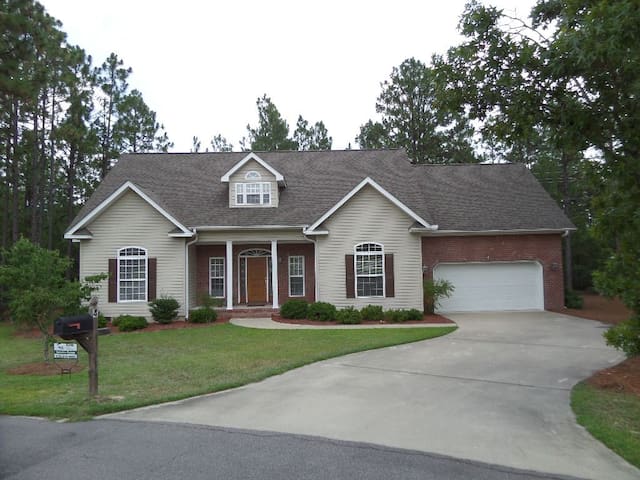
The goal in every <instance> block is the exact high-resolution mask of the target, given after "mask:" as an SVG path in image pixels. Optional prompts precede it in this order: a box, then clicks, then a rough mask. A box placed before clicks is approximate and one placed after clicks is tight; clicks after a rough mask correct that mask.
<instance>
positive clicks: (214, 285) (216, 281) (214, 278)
mask: <svg viewBox="0 0 640 480" xmlns="http://www.w3.org/2000/svg"><path fill="white" fill-rule="evenodd" d="M209 295H211V296H212V297H215V298H223V297H224V257H210V258H209Z"/></svg>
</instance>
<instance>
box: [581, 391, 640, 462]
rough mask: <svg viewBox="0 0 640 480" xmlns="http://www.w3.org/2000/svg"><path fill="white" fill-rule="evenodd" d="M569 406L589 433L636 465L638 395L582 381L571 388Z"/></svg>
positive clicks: (639, 430)
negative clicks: (604, 388)
mask: <svg viewBox="0 0 640 480" xmlns="http://www.w3.org/2000/svg"><path fill="white" fill-rule="evenodd" d="M571 407H572V408H573V411H574V412H575V414H576V417H577V420H578V423H580V424H581V425H582V426H584V427H585V428H586V429H587V430H588V431H589V433H591V435H593V436H594V437H595V438H597V439H598V440H600V441H601V442H602V443H604V444H605V445H606V446H607V447H608V448H610V449H611V450H613V451H614V452H616V453H617V454H618V455H620V456H621V457H622V458H624V459H625V460H627V461H628V462H629V463H631V464H632V465H635V466H636V467H638V468H640V397H638V396H637V395H633V394H629V393H619V392H615V391H607V390H602V389H600V388H596V387H594V386H592V385H589V384H588V383H586V382H582V383H580V384H578V385H576V386H575V387H574V389H573V392H572V394H571Z"/></svg>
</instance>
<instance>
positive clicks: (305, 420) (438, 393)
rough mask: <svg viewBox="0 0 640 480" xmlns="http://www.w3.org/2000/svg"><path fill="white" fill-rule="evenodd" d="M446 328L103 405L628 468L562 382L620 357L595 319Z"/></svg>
mask: <svg viewBox="0 0 640 480" xmlns="http://www.w3.org/2000/svg"><path fill="white" fill-rule="evenodd" d="M451 318H452V319H453V320H454V321H455V322H456V323H458V325H459V327H460V328H459V329H458V330H457V331H455V332H454V333H452V334H450V335H447V336H444V337H440V338H437V339H433V340H428V341H423V342H416V343H412V344H407V345H400V346H396V347H390V348H385V349H379V350H372V351H369V352H361V353H356V354H352V355H347V356H344V357H340V358H335V359H332V360H328V361H324V362H319V363H316V364H313V365H308V366H306V367H303V368H299V369H296V370H293V371H290V372H287V373H285V374H283V375H279V376H275V377H271V378H269V379H267V380H265V381H262V382H259V383H255V384H251V385H247V386H245V387H242V388H238V389H235V390H230V391H226V392H221V393H219V394H213V395H206V396H202V397H198V398H193V399H189V400H185V401H181V402H175V403H172V404H166V405H159V406H154V407H147V408H144V409H139V410H134V411H129V412H122V413H118V414H114V415H110V417H111V418H120V419H127V420H140V421H159V422H181V423H193V424H205V425H216V426H225V427H236V428H245V429H255V430H267V431H276V432H287V433H299V434H308V435H317V436H322V437H327V438H335V439H340V440H352V441H362V442H370V443H377V444H381V445H387V446H391V447H399V448H407V449H412V450H420V451H424V452H432V453H437V454H443V455H448V456H452V457H456V458H463V459H471V460H477V461H480V462H485V463H490V464H494V465H504V466H508V467H513V468H520V469H526V470H534V471H539V472H545V473H551V474H563V475H571V476H574V477H579V478H586V479H607V480H608V479H617V480H627V479H628V480H631V479H635V480H637V479H638V478H640V471H638V470H637V469H635V468H633V467H632V466H630V465H629V464H628V463H626V462H625V461H624V460H622V459H621V458H620V457H618V456H617V455H615V454H614V453H612V452H611V451H610V450H608V449H607V448H605V447H604V446H603V445H602V444H600V442H598V441H596V440H595V439H593V438H592V437H591V436H590V435H589V434H588V433H587V432H586V431H585V430H584V429H583V428H582V427H580V426H578V425H577V424H576V421H575V417H574V415H573V413H572V411H571V408H570V406H569V400H570V392H571V388H572V386H573V385H574V384H575V383H576V382H578V381H580V380H582V379H584V378H586V377H588V376H589V375H590V374H591V373H592V372H594V371H595V370H598V369H601V368H604V367H607V366H610V365H613V364H616V363H618V362H620V361H621V360H622V359H623V356H622V355H620V354H619V353H618V352H617V351H615V350H613V349H611V348H609V347H607V346H606V345H605V344H604V341H603V338H602V332H603V331H604V329H605V328H606V327H605V326H604V325H602V324H600V323H598V322H593V321H590V320H583V319H577V318H573V317H569V316H565V315H560V314H555V313H550V312H535V313H517V314H516V313H497V314H496V313H494V314H465V315H453V316H452V317H451Z"/></svg>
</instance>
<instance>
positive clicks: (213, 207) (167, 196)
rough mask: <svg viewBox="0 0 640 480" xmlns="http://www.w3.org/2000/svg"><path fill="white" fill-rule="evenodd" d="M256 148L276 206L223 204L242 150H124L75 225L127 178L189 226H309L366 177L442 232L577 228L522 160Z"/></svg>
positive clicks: (390, 152) (399, 151)
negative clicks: (280, 180) (278, 178)
mask: <svg viewBox="0 0 640 480" xmlns="http://www.w3.org/2000/svg"><path fill="white" fill-rule="evenodd" d="M254 153H255V154H256V155H257V156H259V157H260V158H261V159H262V160H264V161H265V162H267V163H268V164H269V165H271V166H272V167H273V168H275V169H276V170H277V171H279V172H280V173H281V174H283V175H284V178H285V181H286V184H287V186H286V188H284V189H282V188H281V189H280V204H279V207H278V208H229V206H228V202H229V194H228V189H229V185H228V184H226V183H222V182H221V181H220V177H222V175H224V174H225V173H226V172H227V171H228V170H230V169H231V168H232V167H233V166H234V165H235V164H236V163H237V162H239V161H240V160H242V159H243V158H244V157H245V156H246V155H247V153H246V152H228V153H227V152H225V153H188V154H174V153H164V154H129V155H123V156H122V157H121V158H120V160H119V162H118V163H117V164H116V165H115V166H114V167H113V169H112V170H111V171H110V172H109V174H108V175H107V176H106V177H105V179H104V180H103V181H102V183H101V184H100V186H99V187H98V189H97V190H96V191H95V192H94V194H93V195H92V196H91V198H90V199H89V200H88V201H87V203H86V204H85V205H84V207H83V208H82V209H81V211H80V212H79V214H78V215H77V217H76V218H75V219H74V221H73V222H72V225H75V224H76V223H78V222H79V221H80V220H81V219H82V218H84V217H85V216H86V215H88V214H89V213H90V212H91V211H92V210H93V209H94V208H96V207H97V206H98V205H99V204H100V203H101V202H103V201H104V200H105V199H106V198H107V197H108V196H109V195H110V194H111V193H113V192H114V191H115V190H117V189H118V188H119V187H120V186H121V185H122V184H123V183H125V182H126V181H131V182H133V183H134V184H135V185H137V186H138V187H140V188H141V189H142V190H143V191H144V192H145V193H146V194H147V195H148V196H149V197H150V198H152V199H153V200H154V201H155V202H156V203H158V205H160V206H161V207H162V208H163V209H165V210H166V211H167V212H168V213H170V214H171V215H173V216H174V217H175V218H176V219H177V220H178V221H180V222H181V223H182V224H183V225H185V226H187V227H198V226H252V225H311V224H312V223H314V222H315V221H316V220H318V219H319V218H320V217H321V216H322V215H323V214H324V213H326V212H327V211H328V210H329V209H331V207H333V206H334V205H335V204H336V203H337V202H338V201H340V199H342V198H343V197H344V196H345V195H346V194H347V193H349V192H350V191H351V190H352V189H353V188H354V187H355V186H357V185H358V184H359V183H360V182H361V181H362V180H363V179H364V178H366V177H371V178H372V179H373V180H375V181H376V182H377V183H378V184H379V185H380V186H382V187H383V188H384V189H385V190H387V191H388V192H390V193H391V194H392V195H394V196H395V197H396V198H398V199H399V200H400V201H401V202H402V203H404V204H405V205H407V207H409V208H410V209H411V210H412V211H414V212H415V213H416V214H417V215H419V216H420V217H422V218H423V219H425V220H426V221H427V222H429V223H431V224H435V225H438V227H439V230H461V231H487V230H518V229H531V230H536V229H553V230H555V229H558V230H562V229H566V228H573V225H572V224H571V222H570V221H569V220H568V219H567V218H566V216H565V215H564V214H563V213H562V211H561V210H560V208H559V207H558V206H557V205H556V203H555V202H554V201H553V200H552V199H551V198H550V197H549V195H548V194H547V193H546V192H545V191H544V189H543V188H542V187H541V186H540V184H539V183H538V182H537V181H536V180H535V178H534V177H533V175H532V174H531V173H530V172H529V171H528V169H527V168H526V167H524V166H522V165H517V164H498V165H412V164H411V163H410V162H409V160H408V158H407V155H406V153H405V152H404V150H344V151H338V150H330V151H313V152H254Z"/></svg>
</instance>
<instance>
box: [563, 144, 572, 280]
mask: <svg viewBox="0 0 640 480" xmlns="http://www.w3.org/2000/svg"><path fill="white" fill-rule="evenodd" d="M570 162H571V157H570V156H569V155H568V154H567V153H566V152H562V210H563V211H564V214H565V215H566V216H567V217H569V218H571V217H570V214H571V206H570V205H571V192H570V189H569V163H570ZM563 244H564V287H565V290H573V258H572V250H571V235H566V236H565V237H564V238H563Z"/></svg>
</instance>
